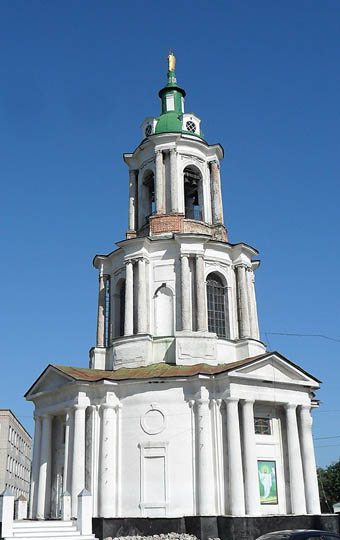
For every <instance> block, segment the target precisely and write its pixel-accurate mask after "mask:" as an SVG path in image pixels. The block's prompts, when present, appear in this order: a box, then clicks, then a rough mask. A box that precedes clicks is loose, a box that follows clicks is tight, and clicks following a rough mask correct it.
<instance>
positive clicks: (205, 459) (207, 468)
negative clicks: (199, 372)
mask: <svg viewBox="0 0 340 540" xmlns="http://www.w3.org/2000/svg"><path fill="white" fill-rule="evenodd" d="M196 426H197V429H196V434H197V445H196V448H197V456H196V467H197V472H198V475H197V476H198V478H197V480H198V481H197V513H198V515H200V516H209V515H212V514H215V513H216V508H215V475H214V467H213V454H212V433H211V419H210V408H209V399H208V397H207V396H202V397H201V398H200V399H197V400H196Z"/></svg>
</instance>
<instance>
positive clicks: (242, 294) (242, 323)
mask: <svg viewBox="0 0 340 540" xmlns="http://www.w3.org/2000/svg"><path fill="white" fill-rule="evenodd" d="M236 276H237V306H238V324H239V337H240V339H244V338H249V337H250V326H249V306H248V295H247V281H246V268H245V265H243V264H241V265H239V266H236Z"/></svg>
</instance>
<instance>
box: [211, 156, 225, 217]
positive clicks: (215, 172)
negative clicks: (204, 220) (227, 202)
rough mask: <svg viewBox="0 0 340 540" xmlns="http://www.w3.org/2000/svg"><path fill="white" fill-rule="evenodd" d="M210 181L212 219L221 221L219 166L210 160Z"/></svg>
mask: <svg viewBox="0 0 340 540" xmlns="http://www.w3.org/2000/svg"><path fill="white" fill-rule="evenodd" d="M209 164H210V183H211V199H212V221H213V223H223V207H222V194H221V178H220V167H219V164H218V162H217V161H210V162H209Z"/></svg>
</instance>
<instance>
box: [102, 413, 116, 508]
mask: <svg viewBox="0 0 340 540" xmlns="http://www.w3.org/2000/svg"><path fill="white" fill-rule="evenodd" d="M102 409H103V416H102V422H103V423H102V437H101V452H100V454H101V455H100V471H99V508H100V516H101V517H105V518H110V517H114V516H115V501H116V495H117V494H116V482H115V443H116V441H115V429H116V412H115V405H114V404H112V403H104V404H103V405H102Z"/></svg>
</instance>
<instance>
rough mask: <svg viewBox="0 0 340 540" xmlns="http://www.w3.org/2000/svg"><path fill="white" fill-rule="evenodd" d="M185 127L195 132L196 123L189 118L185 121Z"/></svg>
mask: <svg viewBox="0 0 340 540" xmlns="http://www.w3.org/2000/svg"><path fill="white" fill-rule="evenodd" d="M186 128H187V130H188V131H190V132H191V133H195V132H196V124H195V122H192V121H191V120H188V122H187V123H186Z"/></svg>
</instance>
